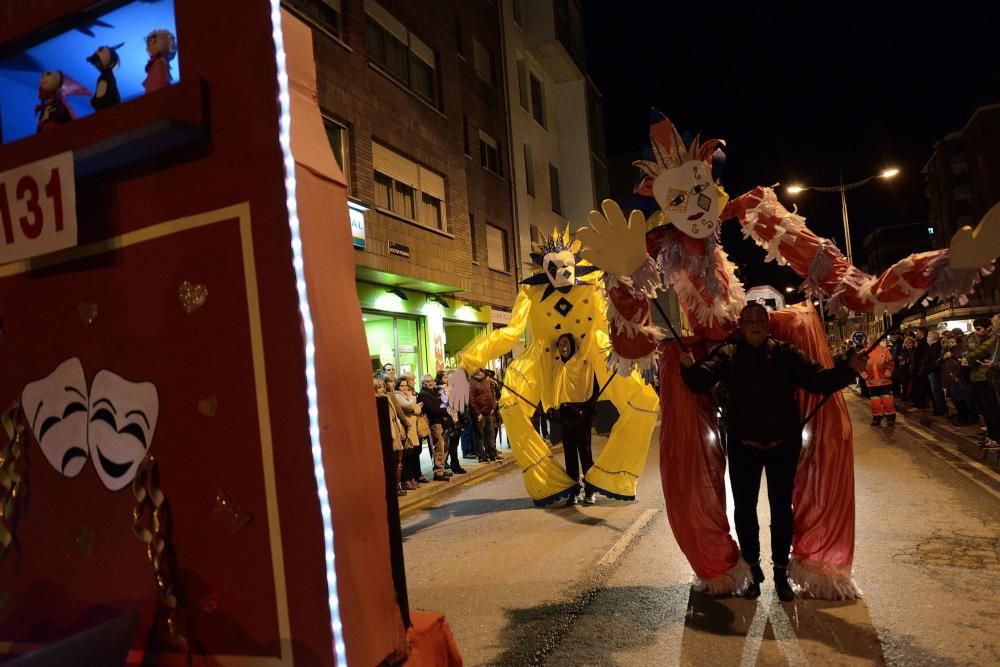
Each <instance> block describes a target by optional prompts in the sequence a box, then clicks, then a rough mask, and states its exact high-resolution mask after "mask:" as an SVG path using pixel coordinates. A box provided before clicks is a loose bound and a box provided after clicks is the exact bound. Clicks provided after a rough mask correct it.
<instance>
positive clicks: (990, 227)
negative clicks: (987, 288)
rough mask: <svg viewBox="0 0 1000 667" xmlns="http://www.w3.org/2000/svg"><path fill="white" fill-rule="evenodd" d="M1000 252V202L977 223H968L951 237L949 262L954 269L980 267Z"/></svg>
mask: <svg viewBox="0 0 1000 667" xmlns="http://www.w3.org/2000/svg"><path fill="white" fill-rule="evenodd" d="M998 253H1000V203H998V204H996V205H994V206H993V208H991V209H990V210H989V211H987V212H986V215H984V216H983V219H982V220H980V221H979V224H978V225H976V229H975V231H973V229H972V228H971V227H969V226H968V225H966V226H965V227H962V228H961V229H959V230H958V231H957V232H955V235H954V236H952V237H951V246H950V251H949V253H948V264H949V265H950V266H951V268H952V269H966V270H968V269H978V268H979V267H981V266H984V265H986V264H987V263H988V262H989V261H990V260H992V259H995V258H996V257H997V254H998Z"/></svg>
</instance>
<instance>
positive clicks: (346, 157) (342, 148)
mask: <svg viewBox="0 0 1000 667" xmlns="http://www.w3.org/2000/svg"><path fill="white" fill-rule="evenodd" d="M323 125H324V126H325V127H326V138H327V139H328V140H329V142H330V150H332V151H333V158H334V159H335V160H336V161H337V165H338V166H339V167H340V171H341V172H343V174H344V179H345V180H346V181H347V191H348V192H350V191H351V169H350V167H351V165H350V159H351V158H350V155H351V145H350V134H349V132H348V129H347V127H345V126H344V125H341V124H340V123H338V122H337V121H335V120H333V119H332V118H329V117H327V116H323Z"/></svg>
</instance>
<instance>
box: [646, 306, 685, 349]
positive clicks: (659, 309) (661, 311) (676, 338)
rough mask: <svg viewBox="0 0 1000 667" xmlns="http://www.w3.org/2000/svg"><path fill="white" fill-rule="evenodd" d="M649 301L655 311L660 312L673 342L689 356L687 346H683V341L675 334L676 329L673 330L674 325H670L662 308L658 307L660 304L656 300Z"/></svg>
mask: <svg viewBox="0 0 1000 667" xmlns="http://www.w3.org/2000/svg"><path fill="white" fill-rule="evenodd" d="M650 301H652V302H653V305H654V306H656V310H658V311H660V316H661V317H662V318H663V321H664V322H666V323H667V328H668V329H670V333H671V334H673V336H674V340H675V341H677V344H678V345H680V346H681V350H683V351H684V353H685V354H691V350H689V349H688V347H687V345H685V344H684V341H683V340H681V335H680V334H679V333H677V329H674V325H673V324H671V322H670V318H669V317H667V314H666V313H665V312H663V306H661V305H660V302H659V301H657V300H656V299H650Z"/></svg>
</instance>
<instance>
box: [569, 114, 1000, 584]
mask: <svg viewBox="0 0 1000 667" xmlns="http://www.w3.org/2000/svg"><path fill="white" fill-rule="evenodd" d="M650 143H651V152H652V159H650V160H642V161H639V162H637V163H635V164H636V166H637V167H639V169H640V170H641V171H642V172H643V175H644V178H643V180H642V181H641V182H640V184H639V186H638V187H637V188H636V193H637V194H638V195H642V196H646V197H652V198H654V199H655V200H656V204H657V205H658V209H659V210H657V211H656V212H655V213H653V214H651V215H650V216H649V219H648V220H647V219H646V216H645V215H644V214H643V213H642V211H640V210H633V211H632V212H631V214H630V215H629V217H628V219H626V217H625V214H624V213H623V212H622V210H621V208H620V207H619V206H618V204H616V203H615V202H612V201H609V200H608V201H605V202H604V203H603V206H602V209H603V213H601V212H597V211H593V212H591V214H590V216H589V220H590V223H591V227H590V229H582V230H580V232H579V239H580V240H581V241H582V243H583V244H584V249H583V251H582V256H583V257H584V259H586V260H588V261H589V262H590V263H592V264H593V265H595V266H597V267H599V268H600V269H601V270H603V271H604V273H605V275H604V282H605V286H606V289H607V307H608V319H609V321H610V323H611V327H610V330H609V333H610V338H611V343H612V346H613V348H614V352H613V355H612V359H613V361H614V363H615V364H616V365H617V368H618V372H619V373H629V372H631V371H633V370H634V369H636V368H638V369H649V368H652V367H653V366H654V365H655V366H658V368H659V378H660V394H661V397H662V398H663V400H661V411H662V425H661V430H660V433H661V436H660V449H661V454H660V466H661V477H662V481H663V491H664V496H665V498H666V507H667V516H668V518H669V521H670V525H671V528H672V530H673V533H674V536H675V537H676V539H677V542H678V544H679V546H680V548H681V550H682V551H683V552H684V554H685V556H686V557H687V558H688V561H689V562H690V563H691V565H692V567H693V568H694V570H695V573H696V574H697V576H698V581H697V582H696V585H697V586H698V587H701V588H705V589H707V590H708V591H710V592H712V593H720V594H721V593H732V592H739V591H741V590H742V589H743V588H744V587H745V586H746V585H747V584H748V583H749V579H748V577H749V573H750V571H749V567H748V565H747V564H746V563H745V562H744V561H742V559H740V552H739V548H738V547H737V544H736V542H735V541H734V540H733V538H732V537H731V536H730V532H729V522H728V520H727V519H726V512H725V498H726V494H725V481H724V475H725V455H724V452H723V448H722V445H721V440H720V434H719V426H718V419H717V416H716V415H717V408H716V406H715V404H714V403H713V402H712V400H711V399H710V398H709V397H707V396H704V395H701V396H698V395H695V394H693V393H692V392H691V391H690V390H689V389H688V388H687V386H686V385H685V384H684V382H683V381H682V380H681V377H680V373H679V372H678V365H679V346H678V345H677V344H674V343H672V342H671V341H670V340H665V336H664V335H663V334H662V332H660V333H656V332H655V331H653V330H652V329H651V326H650V325H651V320H650V311H649V309H650V303H649V299H652V298H655V296H656V294H657V292H658V291H659V290H663V289H666V288H668V287H672V288H673V289H674V290H675V291H676V293H677V296H678V299H679V301H680V304H681V307H682V309H683V310H684V313H685V315H686V316H687V320H688V323H689V325H690V328H691V329H692V330H693V332H694V335H693V336H691V337H689V338H687V339H685V343H686V346H687V347H688V348H690V349H691V351H692V352H693V353H694V355H695V357H696V358H699V359H701V358H704V357H705V356H706V355H707V354H708V352H709V351H710V350H711V349H712V348H714V347H715V346H716V345H717V344H718V343H720V342H721V341H722V340H724V339H725V338H726V337H727V336H728V335H729V334H730V333H731V332H732V331H733V330H734V329H735V328H736V321H737V318H738V315H739V312H740V310H741V308H742V307H743V305H744V301H745V294H744V291H743V287H742V285H740V283H739V281H738V279H737V278H736V276H735V274H734V272H733V264H732V263H731V262H730V261H729V260H728V259H727V257H726V254H725V253H724V252H723V251H722V248H721V247H720V246H719V244H718V230H719V226H720V224H721V222H722V221H724V220H727V219H728V218H731V217H736V218H738V219H739V222H740V224H741V225H742V226H743V234H744V236H745V237H750V238H753V240H754V241H756V242H757V244H758V245H760V246H762V247H763V248H764V249H765V250H767V257H766V261H772V260H777V261H778V263H779V264H788V265H790V266H791V267H792V268H793V269H794V270H795V271H796V272H797V273H798V274H799V275H800V276H802V277H803V278H804V279H805V282H804V283H803V285H802V288H803V290H804V291H806V293H807V294H809V295H810V296H811V295H814V294H821V295H823V296H824V297H825V298H828V299H829V302H828V303H829V308H830V309H831V311H836V310H840V309H843V308H849V309H850V310H854V311H861V312H870V313H883V312H888V313H892V312H895V311H897V310H899V309H900V308H903V307H904V306H907V305H911V304H913V303H914V302H916V301H918V300H920V299H922V298H924V297H942V298H943V297H950V296H959V297H960V298H963V297H964V295H965V294H967V293H968V292H970V291H971V290H972V289H973V288H974V286H975V284H976V283H977V282H978V280H979V278H980V277H981V276H982V275H986V274H987V273H989V272H990V271H991V270H992V260H993V258H994V257H995V255H996V250H995V248H996V247H997V246H996V245H994V246H992V247H991V248H992V249H991V250H988V251H987V250H984V249H983V244H982V243H981V242H980V243H976V242H974V241H973V239H974V238H977V235H978V237H979V238H978V240H979V241H985V240H988V239H995V237H996V235H997V232H998V230H997V227H996V224H995V223H996V222H997V221H998V220H997V218H1000V210H997V211H991V212H990V214H988V216H987V217H988V218H989V217H990V216H991V215H992V214H994V213H997V214H998V215H995V216H993V218H994V220H993V222H994V224H993V225H992V226H991V225H987V223H986V221H985V220H984V223H983V224H981V225H980V229H978V230H977V231H976V232H972V231H971V230H964V231H962V232H959V234H958V235H956V239H955V240H954V241H953V243H952V247H953V250H952V252H951V255H950V254H949V250H936V251H931V252H924V253H919V254H915V255H911V256H909V257H907V258H905V259H903V260H901V261H899V262H897V263H896V264H895V265H893V266H892V267H891V268H889V269H888V270H887V271H885V272H884V273H883V274H882V275H880V276H877V277H875V276H870V275H867V274H865V273H863V272H861V271H860V270H858V269H857V268H855V267H853V266H851V265H850V264H849V263H848V262H847V261H846V260H845V259H844V257H843V255H841V254H840V252H839V251H838V250H837V248H836V246H835V245H834V244H833V243H832V242H831V241H829V240H827V239H821V238H819V237H817V236H816V235H815V234H813V233H812V232H811V231H810V230H809V229H808V228H807V227H806V226H805V219H804V218H802V217H801V216H799V215H797V214H795V213H794V212H789V211H787V210H786V209H785V208H784V207H783V206H782V205H781V204H780V203H779V202H778V200H777V198H776V196H775V194H774V191H773V190H771V189H770V188H756V189H754V190H753V191H751V192H749V193H747V194H744V195H742V196H740V197H738V198H736V199H735V200H733V201H727V195H726V193H725V192H724V191H723V190H722V187H721V186H720V185H719V183H718V182H717V181H716V179H715V177H714V175H713V161H719V158H721V157H722V156H721V151H720V147H721V146H722V145H723V144H722V142H721V141H718V140H712V141H708V142H706V143H704V144H702V143H700V142H699V140H698V139H697V138H695V139H694V140H693V141H692V142H691V144H690V145H686V144H685V142H684V141H683V140H682V139H681V136H680V133H679V132H678V131H677V129H676V128H675V126H674V125H673V124H672V123H671V122H670V120H668V119H667V118H666V117H664V116H663V115H662V114H660V113H659V112H656V111H654V112H653V115H652V119H651V127H650ZM713 158H714V159H713ZM960 237H961V238H960ZM956 245H958V246H961V248H960V251H959V252H956V251H955V247H956ZM771 333H772V335H773V336H774V337H775V338H779V339H783V340H787V341H789V342H792V343H793V344H795V345H796V346H797V347H799V348H800V349H802V350H803V351H804V352H805V353H806V354H808V355H809V356H810V357H812V358H814V359H816V360H817V361H819V362H820V363H822V364H823V365H824V366H830V365H832V357H831V354H830V351H829V348H828V345H827V343H826V336H825V332H824V331H823V329H822V327H821V325H820V321H819V318H818V317H816V314H815V311H813V309H812V307H811V306H810V305H809V301H807V302H806V304H805V305H804V306H798V307H793V308H789V309H784V310H782V311H779V312H777V313H774V314H773V315H772V316H771ZM798 400H799V409H800V414H802V415H807V414H809V413H810V411H811V410H812V409H813V408H814V407H815V406H816V405H817V404H818V403H819V401H820V397H819V396H817V395H815V394H809V393H805V392H799V399H798ZM851 447H852V440H851V424H850V419H849V417H848V415H847V411H846V404H845V403H844V399H843V397H842V396H841V395H840V394H839V393H836V394H834V395H833V396H832V399H831V400H829V401H827V403H826V404H825V405H824V407H823V409H821V410H820V411H819V413H818V414H817V416H816V418H815V419H814V420H813V421H811V422H810V423H809V424H808V425H807V427H806V429H805V432H804V433H803V452H802V456H801V458H800V459H799V465H798V472H797V475H796V481H795V490H794V496H793V502H794V506H795V527H794V542H793V545H794V546H793V551H792V560H791V563H790V565H789V571H788V574H789V578H790V579H791V580H792V582H793V583H795V584H797V585H798V586H799V587H800V588H802V589H804V590H805V591H806V592H807V593H808V594H810V595H812V596H815V597H819V598H828V599H853V598H855V597H857V596H859V595H860V590H859V589H858V588H857V586H856V585H855V583H854V580H853V578H852V574H851V564H852V561H853V557H854V478H853V456H852V451H851Z"/></svg>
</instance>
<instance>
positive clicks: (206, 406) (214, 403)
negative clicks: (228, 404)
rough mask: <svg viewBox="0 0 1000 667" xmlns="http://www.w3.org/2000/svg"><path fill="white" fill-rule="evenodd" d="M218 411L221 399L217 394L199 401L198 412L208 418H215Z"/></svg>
mask: <svg viewBox="0 0 1000 667" xmlns="http://www.w3.org/2000/svg"><path fill="white" fill-rule="evenodd" d="M218 409H219V397H218V396H216V395H215V394H209V395H208V396H206V397H205V398H203V399H201V400H200V401H198V412H200V413H201V414H203V415H205V416H206V417H214V416H215V413H216V411H217V410H218Z"/></svg>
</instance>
